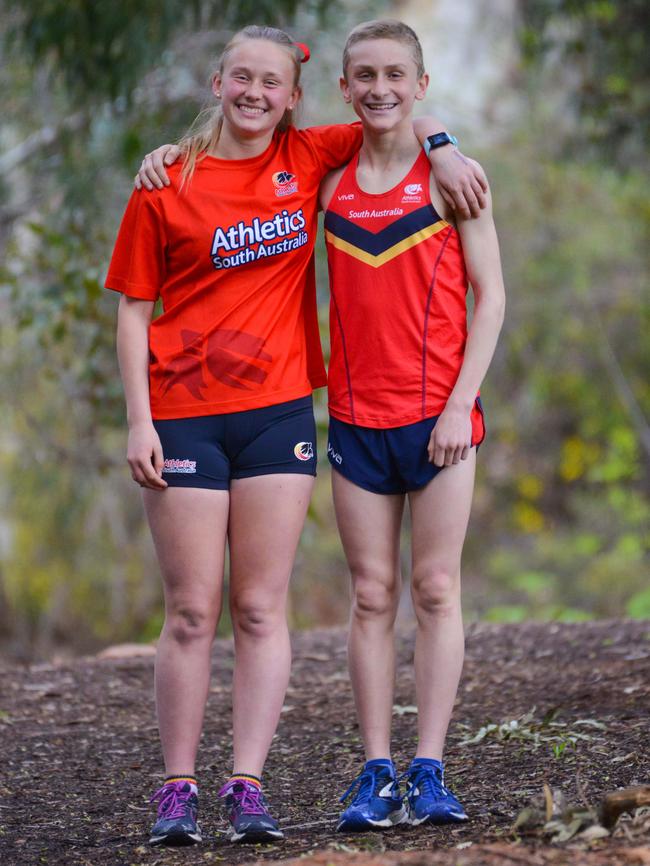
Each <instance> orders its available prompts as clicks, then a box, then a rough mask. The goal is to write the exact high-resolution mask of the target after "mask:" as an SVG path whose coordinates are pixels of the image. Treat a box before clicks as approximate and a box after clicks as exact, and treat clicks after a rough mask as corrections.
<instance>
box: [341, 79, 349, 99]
mask: <svg viewBox="0 0 650 866" xmlns="http://www.w3.org/2000/svg"><path fill="white" fill-rule="evenodd" d="M339 87H340V88H341V93H342V94H343V99H344V100H345V101H346V102H352V94H351V93H350V88H349V86H348V82H347V80H346V79H345V78H339Z"/></svg>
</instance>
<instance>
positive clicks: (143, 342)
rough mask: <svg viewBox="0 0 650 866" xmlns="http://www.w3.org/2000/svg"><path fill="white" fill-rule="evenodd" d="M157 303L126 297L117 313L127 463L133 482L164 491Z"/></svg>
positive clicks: (118, 353)
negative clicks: (154, 369) (154, 410)
mask: <svg viewBox="0 0 650 866" xmlns="http://www.w3.org/2000/svg"><path fill="white" fill-rule="evenodd" d="M153 308H154V301H142V300H139V299H138V298H130V297H128V296H127V295H122V297H121V298H120V304H119V307H118V312H117V357H118V361H119V364H120V373H121V375H122V384H123V386H124V395H125V397H126V416H127V422H128V425H129V442H128V447H127V457H126V459H127V461H128V463H129V466H130V467H131V475H132V476H133V480H134V481H137V482H138V484H139V485H140V486H141V487H148V488H149V489H150V490H164V488H165V487H167V482H166V481H163V479H162V471H163V453H162V446H161V444H160V439H159V438H158V434H157V433H156V429H155V427H154V426H153V421H152V420H151V408H150V405H149V325H150V324H151V317H152V314H153Z"/></svg>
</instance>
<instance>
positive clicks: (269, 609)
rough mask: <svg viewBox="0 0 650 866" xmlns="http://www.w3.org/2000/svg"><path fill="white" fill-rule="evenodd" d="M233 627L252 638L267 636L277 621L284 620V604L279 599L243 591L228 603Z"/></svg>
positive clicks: (276, 624) (282, 621) (272, 630)
mask: <svg viewBox="0 0 650 866" xmlns="http://www.w3.org/2000/svg"><path fill="white" fill-rule="evenodd" d="M230 615H231V618H232V625H233V629H234V630H235V631H236V632H238V633H239V634H242V633H243V634H245V635H248V636H250V637H254V638H265V637H269V636H270V635H271V634H273V633H274V631H275V629H276V628H277V626H278V624H279V623H284V622H285V605H284V600H283V601H282V604H280V603H279V600H275V601H273V600H271V599H268V598H262V597H260V596H258V594H257V593H243V594H241V595H239V596H236V597H234V598H233V599H232V600H231V604H230Z"/></svg>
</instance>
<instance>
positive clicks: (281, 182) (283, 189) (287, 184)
mask: <svg viewBox="0 0 650 866" xmlns="http://www.w3.org/2000/svg"><path fill="white" fill-rule="evenodd" d="M271 180H272V181H273V186H274V187H275V194H276V195H277V196H283V195H291V194H292V193H294V192H298V181H297V179H296V176H295V174H291V172H290V171H276V173H275V174H274V175H272V177H271Z"/></svg>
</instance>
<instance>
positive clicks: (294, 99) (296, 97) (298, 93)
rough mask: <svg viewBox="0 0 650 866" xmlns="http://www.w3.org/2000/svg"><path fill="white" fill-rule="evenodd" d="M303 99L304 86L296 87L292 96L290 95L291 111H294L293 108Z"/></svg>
mask: <svg viewBox="0 0 650 866" xmlns="http://www.w3.org/2000/svg"><path fill="white" fill-rule="evenodd" d="M301 99H302V87H294V89H293V91H292V93H291V96H290V97H289V104H288V105H287V108H288V110H289V111H293V109H294V108H295V107H296V105H298V103H299V102H300V100H301Z"/></svg>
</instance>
